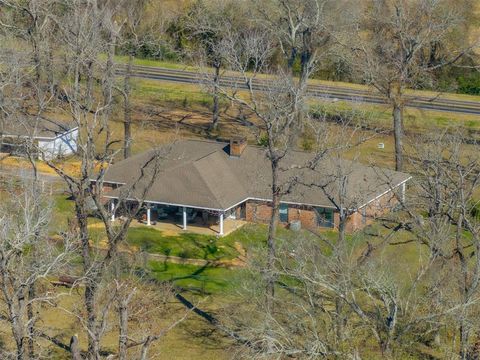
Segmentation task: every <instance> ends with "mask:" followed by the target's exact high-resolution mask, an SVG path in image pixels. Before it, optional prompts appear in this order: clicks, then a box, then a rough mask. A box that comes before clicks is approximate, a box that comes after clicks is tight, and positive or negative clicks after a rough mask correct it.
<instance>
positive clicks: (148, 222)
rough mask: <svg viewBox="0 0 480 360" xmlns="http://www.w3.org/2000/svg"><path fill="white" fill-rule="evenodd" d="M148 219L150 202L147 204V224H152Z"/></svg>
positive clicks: (149, 217) (149, 216)
mask: <svg viewBox="0 0 480 360" xmlns="http://www.w3.org/2000/svg"><path fill="white" fill-rule="evenodd" d="M150 219H151V209H150V204H147V225H148V226H150V225H151V224H152V223H151V221H150Z"/></svg>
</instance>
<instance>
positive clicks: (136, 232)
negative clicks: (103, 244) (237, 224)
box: [128, 224, 336, 260]
mask: <svg viewBox="0 0 480 360" xmlns="http://www.w3.org/2000/svg"><path fill="white" fill-rule="evenodd" d="M267 232H268V227H267V226H266V225H262V224H247V225H245V226H243V227H242V228H240V229H238V230H236V231H234V232H232V233H230V234H229V235H227V236H224V237H220V238H217V237H216V236H209V235H200V234H195V233H182V234H179V235H176V236H166V235H164V234H163V233H162V231H159V230H156V229H152V228H147V227H134V228H130V229H129V231H128V243H129V244H130V245H133V246H136V247H137V248H138V249H139V250H143V251H146V252H148V253H153V254H163V255H168V256H178V257H181V258H189V259H205V260H230V259H234V258H236V257H237V256H238V255H239V253H238V251H237V249H236V248H235V243H239V244H241V245H242V247H243V248H245V249H247V251H248V249H249V248H251V247H255V246H265V244H266V240H267ZM277 235H278V237H279V238H280V239H282V240H290V241H292V240H294V239H295V238H296V237H298V236H300V235H301V236H306V237H308V236H310V237H312V238H316V237H315V236H314V235H313V234H310V233H309V232H307V231H304V232H302V233H296V232H293V231H291V230H288V229H285V228H279V229H278V234H277ZM322 236H324V237H327V238H329V239H331V240H333V239H335V236H336V232H334V231H326V232H323V233H322Z"/></svg>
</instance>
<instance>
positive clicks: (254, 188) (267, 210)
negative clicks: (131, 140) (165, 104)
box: [104, 139, 410, 235]
mask: <svg viewBox="0 0 480 360" xmlns="http://www.w3.org/2000/svg"><path fill="white" fill-rule="evenodd" d="M154 151H159V153H160V154H162V155H161V162H160V165H159V167H158V168H159V171H158V173H156V175H155V179H154V180H153V182H152V183H151V184H149V185H151V186H150V187H149V188H148V190H147V191H146V197H145V202H146V203H147V210H146V222H147V224H150V223H151V221H152V219H154V218H155V216H158V214H160V217H162V216H166V215H165V212H166V210H169V211H174V212H175V213H176V214H177V215H178V217H179V219H180V220H179V222H181V223H182V226H183V229H187V227H188V221H189V217H191V216H192V214H196V215H195V216H200V215H202V216H204V214H205V213H206V214H210V215H214V216H216V217H217V219H218V224H219V225H220V226H219V229H220V231H219V234H220V235H223V222H224V219H225V218H230V219H243V220H246V221H249V222H264V223H266V222H268V221H269V219H270V217H271V213H272V208H271V195H270V194H271V166H270V162H269V160H268V159H267V157H266V151H265V148H261V147H257V146H251V145H247V142H246V141H245V140H242V139H234V140H231V141H230V142H221V141H205V140H192V139H184V140H179V141H176V142H174V143H173V144H169V145H167V146H164V147H162V148H160V149H159V150H152V151H148V152H145V153H142V154H139V155H136V156H133V157H130V158H128V159H126V160H122V161H120V162H118V163H115V164H113V165H111V166H110V167H109V168H108V170H107V171H106V173H105V178H104V191H105V197H106V198H107V199H109V200H108V201H110V202H111V203H113V202H114V201H115V200H116V199H119V198H123V199H125V198H127V199H129V201H135V199H138V198H141V197H142V195H141V194H142V193H143V192H144V190H146V189H147V188H146V187H143V186H146V185H142V184H144V183H145V182H147V180H144V181H140V182H139V183H137V184H136V186H134V187H131V185H132V184H133V183H134V182H135V181H136V179H138V178H139V174H140V171H141V170H140V169H141V168H143V172H144V174H148V171H147V170H148V168H149V166H150V163H149V160H150V159H152V157H153V156H154ZM311 158H312V154H310V153H307V152H302V151H290V152H288V153H287V155H286V157H285V158H284V159H283V161H282V171H281V172H280V174H281V175H280V182H285V181H289V182H290V183H292V182H294V183H295V185H294V186H293V187H292V189H291V191H290V192H289V193H288V194H286V195H285V196H283V197H282V201H281V205H280V216H279V217H280V222H281V223H282V224H285V225H288V224H292V223H295V224H296V226H298V225H301V226H302V227H304V228H336V227H338V224H339V209H340V208H341V209H345V210H348V211H350V212H351V216H350V217H349V220H348V223H347V230H348V231H355V230H357V229H360V228H362V227H363V226H365V225H366V224H367V223H369V222H370V221H372V219H373V218H375V217H376V216H378V215H381V214H384V213H385V212H387V211H390V210H391V209H392V208H393V207H394V206H395V205H396V204H397V203H398V199H399V198H401V197H402V196H404V194H405V184H406V182H407V181H408V180H409V179H410V176H409V175H407V174H404V173H400V172H395V171H392V170H387V169H381V168H376V167H371V166H366V165H362V164H360V163H358V162H354V161H347V160H339V159H338V158H336V159H322V161H320V162H319V163H318V165H317V166H316V167H315V169H311V168H307V167H305V166H302V165H304V164H306V163H307V162H308V161H309V160H311ZM146 177H148V175H147V176H146ZM150 178H151V177H150ZM294 178H295V179H297V178H298V179H299V180H298V181H293V180H292V179H294ZM127 189H129V190H128V195H126V194H127ZM132 189H133V190H132ZM112 208H113V207H112ZM172 209H173V210H172ZM152 211H155V212H156V214H157V215H155V216H154V215H152V214H153V213H152ZM182 215H183V216H182ZM113 216H115V215H113Z"/></svg>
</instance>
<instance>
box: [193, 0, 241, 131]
mask: <svg viewBox="0 0 480 360" xmlns="http://www.w3.org/2000/svg"><path fill="white" fill-rule="evenodd" d="M241 14H246V11H245V7H244V6H243V3H242V2H238V1H221V0H214V1H209V2H205V1H197V2H195V3H194V4H193V6H192V10H191V11H190V13H189V14H188V16H187V18H186V19H185V20H184V22H185V27H186V29H185V31H186V33H187V34H188V37H189V39H190V41H191V42H192V43H193V44H194V46H195V49H193V51H192V52H193V53H192V54H191V56H192V57H193V58H194V61H195V62H196V63H198V65H200V70H203V71H202V73H201V76H202V77H203V78H206V79H207V83H210V82H212V83H213V84H214V86H210V87H208V89H209V90H210V91H211V92H212V94H213V105H212V122H211V124H210V127H209V129H210V130H211V131H217V130H218V126H219V121H220V97H221V93H220V92H219V90H218V89H219V86H220V83H221V81H222V77H223V76H224V75H225V74H224V71H222V69H226V68H227V64H225V58H224V55H225V54H224V53H223V51H222V48H221V43H222V41H224V39H225V38H226V37H227V36H228V34H229V33H232V32H235V31H236V30H240V29H241V28H242V27H245V26H248V25H247V22H246V21H245V19H244V18H242V16H240V15H241ZM208 67H213V73H212V72H211V71H210V69H209V68H208Z"/></svg>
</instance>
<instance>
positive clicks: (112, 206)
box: [110, 199, 115, 221]
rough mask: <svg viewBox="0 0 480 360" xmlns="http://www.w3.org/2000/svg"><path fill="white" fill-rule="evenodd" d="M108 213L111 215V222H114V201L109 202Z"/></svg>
mask: <svg viewBox="0 0 480 360" xmlns="http://www.w3.org/2000/svg"><path fill="white" fill-rule="evenodd" d="M110 213H111V218H110V220H111V221H115V200H113V199H112V200H111V201H110Z"/></svg>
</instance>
